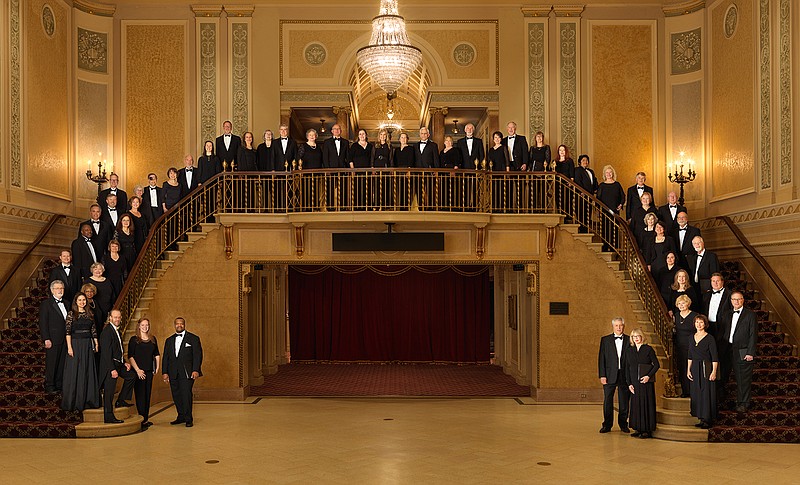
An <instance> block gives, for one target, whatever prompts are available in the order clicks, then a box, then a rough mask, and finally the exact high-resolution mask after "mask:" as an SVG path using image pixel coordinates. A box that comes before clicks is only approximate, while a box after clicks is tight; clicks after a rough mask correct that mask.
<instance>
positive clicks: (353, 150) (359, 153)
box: [347, 142, 372, 168]
mask: <svg viewBox="0 0 800 485" xmlns="http://www.w3.org/2000/svg"><path fill="white" fill-rule="evenodd" d="M347 155H348V158H349V162H350V163H352V164H353V168H369V164H370V162H371V161H372V143H367V146H366V147H362V146H361V145H360V144H359V143H358V142H355V143H353V144H352V145H350V150H348V152H347Z"/></svg>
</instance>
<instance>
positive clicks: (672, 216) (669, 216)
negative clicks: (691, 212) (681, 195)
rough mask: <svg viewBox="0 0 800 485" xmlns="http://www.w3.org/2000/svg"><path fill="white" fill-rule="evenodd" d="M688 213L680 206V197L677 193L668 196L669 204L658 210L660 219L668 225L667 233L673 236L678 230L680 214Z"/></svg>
mask: <svg viewBox="0 0 800 485" xmlns="http://www.w3.org/2000/svg"><path fill="white" fill-rule="evenodd" d="M681 212H686V207H684V206H682V205H680V204H678V195H677V194H676V193H675V192H670V193H669V194H667V203H666V204H664V205H662V206H661V207H659V208H658V218H659V219H660V220H662V221H664V224H666V225H667V233H668V234H672V233H673V232H675V230H676V229H678V220H677V217H678V214H680V213H681Z"/></svg>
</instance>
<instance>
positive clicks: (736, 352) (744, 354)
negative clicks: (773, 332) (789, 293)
mask: <svg viewBox="0 0 800 485" xmlns="http://www.w3.org/2000/svg"><path fill="white" fill-rule="evenodd" d="M731 305H732V307H733V311H732V312H731V313H730V314H729V315H727V317H726V318H725V321H724V322H723V323H722V335H723V337H722V339H720V341H722V342H724V343H725V353H724V354H722V356H723V358H722V359H721V363H722V373H721V374H720V379H721V381H722V382H720V387H719V389H724V388H725V383H726V382H727V380H728V374H729V373H730V371H731V368H733V375H734V376H735V378H736V412H737V413H745V412H747V408H748V407H750V398H751V391H752V384H753V367H754V365H755V363H754V362H753V361H754V360H755V358H756V349H757V347H756V345H757V342H758V341H757V336H756V335H757V333H758V321H757V319H756V314H755V312H753V310H750V309H749V308H745V306H744V295H743V294H742V292H741V291H734V292H733V293H731ZM719 350H722V349H719Z"/></svg>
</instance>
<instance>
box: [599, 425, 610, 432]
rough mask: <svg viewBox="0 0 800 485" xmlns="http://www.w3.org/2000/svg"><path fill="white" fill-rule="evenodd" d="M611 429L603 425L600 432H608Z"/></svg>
mask: <svg viewBox="0 0 800 485" xmlns="http://www.w3.org/2000/svg"><path fill="white" fill-rule="evenodd" d="M609 431H611V428H606V427H605V426H603V427H602V428H600V432H601V433H608V432H609Z"/></svg>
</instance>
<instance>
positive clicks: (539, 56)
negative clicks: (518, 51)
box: [528, 22, 545, 133]
mask: <svg viewBox="0 0 800 485" xmlns="http://www.w3.org/2000/svg"><path fill="white" fill-rule="evenodd" d="M544 39H545V36H544V23H542V22H532V23H530V24H528V83H529V84H528V113H529V115H528V116H529V118H528V130H529V131H528V133H536V132H537V131H542V132H544V119H545V112H544V100H545V92H544V75H545V65H544Z"/></svg>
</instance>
